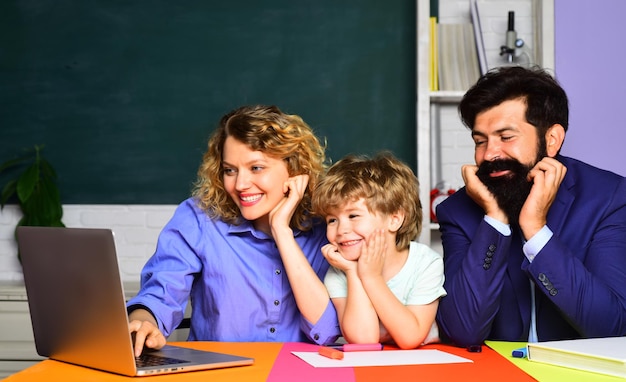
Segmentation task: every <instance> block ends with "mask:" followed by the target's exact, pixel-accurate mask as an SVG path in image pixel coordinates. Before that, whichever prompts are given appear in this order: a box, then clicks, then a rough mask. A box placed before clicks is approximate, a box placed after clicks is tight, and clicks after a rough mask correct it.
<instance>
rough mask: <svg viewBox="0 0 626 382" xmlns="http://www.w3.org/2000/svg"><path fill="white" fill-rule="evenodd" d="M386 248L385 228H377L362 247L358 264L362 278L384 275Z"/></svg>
mask: <svg viewBox="0 0 626 382" xmlns="http://www.w3.org/2000/svg"><path fill="white" fill-rule="evenodd" d="M386 249H387V243H385V230H382V229H377V230H376V231H374V232H373V233H372V234H371V235H370V237H369V239H368V240H367V243H365V245H364V246H363V247H362V248H361V255H360V256H359V260H358V265H357V272H358V275H359V278H360V279H361V280H363V279H365V278H368V277H378V276H380V277H382V275H383V267H384V265H385V251H386Z"/></svg>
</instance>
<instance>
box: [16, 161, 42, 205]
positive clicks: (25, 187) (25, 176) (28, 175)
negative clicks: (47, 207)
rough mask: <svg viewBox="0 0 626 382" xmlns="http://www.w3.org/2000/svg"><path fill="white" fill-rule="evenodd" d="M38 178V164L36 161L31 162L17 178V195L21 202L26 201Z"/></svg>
mask: <svg viewBox="0 0 626 382" xmlns="http://www.w3.org/2000/svg"><path fill="white" fill-rule="evenodd" d="M38 180H39V166H38V163H33V164H32V165H31V166H29V167H28V168H27V169H26V170H25V171H24V173H22V175H21V176H20V178H19V179H18V180H17V197H18V198H19V199H20V201H21V202H22V203H24V202H26V201H27V200H28V199H29V198H30V196H31V194H32V193H33V191H34V190H35V186H36V185H37V181H38Z"/></svg>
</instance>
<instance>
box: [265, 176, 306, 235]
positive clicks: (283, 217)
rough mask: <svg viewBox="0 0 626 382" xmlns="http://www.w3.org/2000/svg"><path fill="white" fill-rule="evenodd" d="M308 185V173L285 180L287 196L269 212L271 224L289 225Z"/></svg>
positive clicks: (272, 225) (284, 187)
mask: <svg viewBox="0 0 626 382" xmlns="http://www.w3.org/2000/svg"><path fill="white" fill-rule="evenodd" d="M308 185H309V175H308V174H302V175H296V176H292V177H290V178H289V179H287V181H285V183H284V184H283V193H284V194H285V197H284V198H283V199H282V200H281V201H280V202H279V203H278V204H277V205H276V207H274V209H273V210H272V211H271V212H270V214H269V219H270V226H271V227H272V228H274V227H275V226H277V225H282V226H284V227H289V222H290V221H291V217H292V216H293V213H294V211H295V210H296V208H297V207H298V204H299V203H300V201H301V200H302V197H303V196H304V192H305V191H306V188H307V187H308Z"/></svg>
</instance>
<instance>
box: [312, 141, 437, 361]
mask: <svg viewBox="0 0 626 382" xmlns="http://www.w3.org/2000/svg"><path fill="white" fill-rule="evenodd" d="M312 205H313V210H314V211H315V212H316V213H317V214H320V215H321V216H323V217H324V218H325V220H326V224H327V228H326V237H327V238H328V241H329V243H330V244H327V245H325V246H324V247H322V253H323V254H324V257H325V258H326V259H327V260H328V262H329V263H330V265H331V268H330V269H329V270H328V273H327V274H326V277H325V279H324V284H325V285H326V288H327V289H328V293H329V295H330V298H331V299H332V302H333V304H334V305H335V309H336V310H337V315H338V318H339V324H340V326H341V331H342V334H343V336H344V338H345V339H346V341H348V342H349V343H376V342H381V343H395V344H396V345H397V346H398V347H399V348H401V349H412V348H416V347H418V346H420V345H421V344H424V343H428V342H434V341H436V340H437V339H438V334H437V326H436V324H435V315H436V313H437V307H438V305H439V298H441V297H443V296H445V295H446V291H445V290H444V288H443V282H444V275H443V259H442V257H441V256H440V255H439V254H438V253H436V252H435V251H434V250H432V249H431V248H429V247H428V246H426V245H424V244H420V243H417V242H416V241H415V240H417V237H418V235H419V232H420V229H421V221H422V207H421V203H420V200H419V183H418V180H417V178H416V176H415V174H414V173H413V171H412V170H411V169H410V168H409V167H408V166H407V165H406V164H404V163H403V162H401V161H400V160H398V159H397V158H395V157H394V156H393V155H391V154H389V153H381V154H378V155H377V156H375V157H374V158H371V159H370V158H368V157H365V156H352V155H350V156H347V157H345V158H344V159H342V160H340V161H338V162H337V163H335V164H334V165H333V166H332V167H330V168H329V170H328V172H327V174H326V175H325V176H324V177H323V178H322V180H321V181H320V183H319V184H318V185H317V187H316V189H315V191H314V192H313V196H312Z"/></svg>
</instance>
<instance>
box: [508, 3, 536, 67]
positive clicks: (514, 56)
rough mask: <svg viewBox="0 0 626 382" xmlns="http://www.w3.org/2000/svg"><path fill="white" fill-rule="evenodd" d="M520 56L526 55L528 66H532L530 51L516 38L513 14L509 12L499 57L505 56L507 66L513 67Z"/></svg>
mask: <svg viewBox="0 0 626 382" xmlns="http://www.w3.org/2000/svg"><path fill="white" fill-rule="evenodd" d="M522 55H526V57H527V58H528V63H527V64H528V65H530V64H532V61H533V59H532V56H531V53H530V50H529V49H528V47H527V46H526V44H524V40H522V39H521V38H517V32H516V31H515V12H514V11H509V20H508V27H507V31H506V40H505V44H504V45H502V46H501V47H500V56H505V59H506V62H507V64H509V65H513V64H515V63H516V62H517V61H519V58H520V57H521V56H522Z"/></svg>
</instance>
